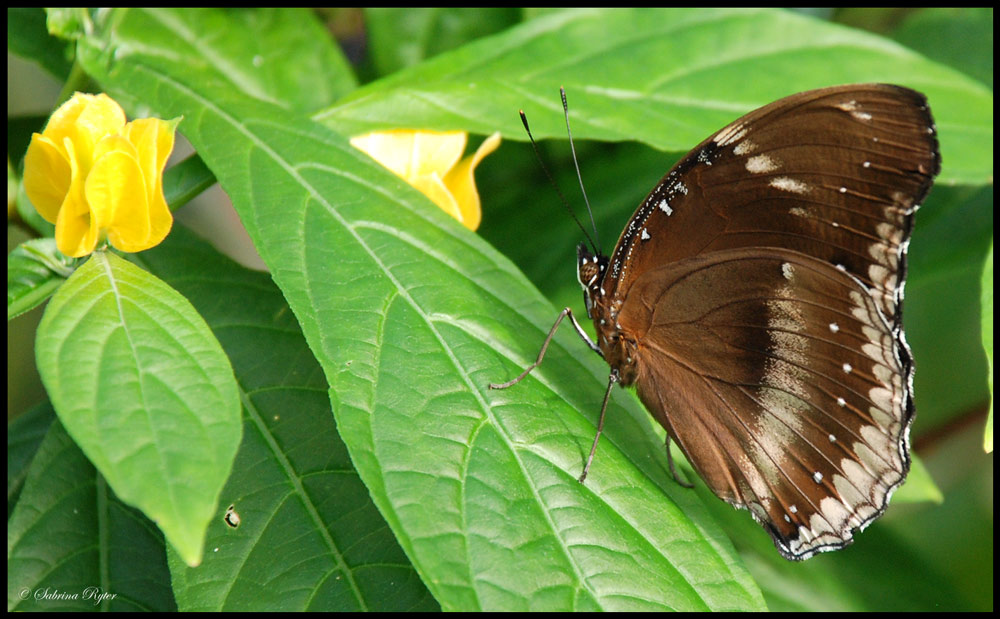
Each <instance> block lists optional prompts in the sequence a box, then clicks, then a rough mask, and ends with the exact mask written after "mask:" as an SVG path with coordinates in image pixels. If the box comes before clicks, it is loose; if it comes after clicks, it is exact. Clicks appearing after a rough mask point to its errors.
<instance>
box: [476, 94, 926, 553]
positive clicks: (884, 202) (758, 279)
mask: <svg viewBox="0 0 1000 619" xmlns="http://www.w3.org/2000/svg"><path fill="white" fill-rule="evenodd" d="M939 170H940V155H939V153H938V143H937V138H936V132H935V128H934V121H933V119H932V118H931V113H930V110H929V108H928V106H927V101H926V98H925V97H924V96H923V95H922V94H920V93H918V92H915V91H913V90H910V89H907V88H903V87H900V86H893V85H888V84H858V85H848V86H837V87H832V88H822V89H819V90H811V91H808V92H802V93H799V94H795V95H792V96H790V97H786V98H784V99H780V100H778V101H775V102H774V103H771V104H769V105H766V106H764V107H762V108H760V109H758V110H755V111H753V112H751V113H749V114H747V115H746V116H744V117H742V118H740V119H738V120H736V121H735V122H733V123H732V124H730V125H728V126H727V127H725V128H723V129H722V130H720V131H718V132H716V133H715V134H714V135H712V136H711V137H709V138H708V139H706V140H705V141H704V142H702V143H701V144H699V145H698V146H697V147H696V148H695V149H694V150H692V151H691V152H690V153H688V155H687V156H685V157H684V158H683V159H681V160H680V161H679V162H678V163H677V165H675V166H674V167H673V169H672V170H670V171H669V172H668V173H667V175H666V176H664V177H663V179H662V180H661V181H660V182H659V183H658V184H657V185H656V187H655V188H654V189H653V191H652V192H651V193H650V194H649V196H648V197H647V198H646V199H645V200H643V202H642V203H641V204H640V205H639V208H638V209H637V210H636V212H635V214H634V215H632V218H631V219H630V220H629V222H628V224H627V225H626V226H625V229H624V230H623V231H622V234H621V237H620V238H619V240H618V244H617V246H616V247H615V250H614V252H613V253H612V254H611V257H610V258H608V257H607V256H604V255H602V254H601V253H600V251H599V250H598V249H597V248H596V247H594V248H593V249H592V250H591V249H588V248H587V246H586V244H581V245H580V246H579V247H578V249H577V259H578V262H577V271H578V276H579V280H580V284H581V285H582V286H583V291H584V298H585V301H586V307H587V315H588V316H589V317H590V318H591V319H592V320H593V321H594V326H595V328H596V330H597V341H596V342H594V341H592V340H590V339H589V337H587V335H586V334H585V333H584V331H583V330H582V329H581V328H580V326H579V324H578V323H577V322H576V319H575V318H574V317H573V314H572V312H571V311H570V309H569V308H566V309H565V310H563V312H562V313H561V314H560V316H559V319H558V320H557V321H556V324H555V325H553V327H552V330H551V331H550V332H549V335H548V337H547V338H546V340H545V343H544V344H543V346H542V350H541V351H540V353H539V356H538V359H537V360H536V362H535V363H534V364H533V365H532V366H530V367H529V368H528V369H527V370H525V372H524V373H523V374H521V375H520V376H519V377H518V378H515V379H514V380H512V381H509V382H507V383H503V384H500V385H490V386H491V387H492V388H505V387H509V386H511V385H513V384H515V383H517V382H519V381H520V380H521V379H522V378H524V376H526V375H527V374H528V372H530V371H531V370H532V369H534V368H535V367H537V365H538V364H539V363H540V362H541V360H542V357H543V356H544V354H545V349H546V347H547V346H548V343H549V341H550V340H551V337H552V335H553V334H554V333H555V330H556V328H557V327H558V325H559V323H560V322H561V321H562V319H563V318H565V317H566V316H569V318H570V320H571V322H572V323H573V325H574V327H575V328H576V331H577V333H578V334H580V336H581V337H582V338H583V339H584V340H585V341H586V342H587V343H588V345H589V346H590V347H591V348H592V349H593V350H594V351H595V352H597V353H598V354H600V355H601V356H602V357H603V358H604V359H605V361H607V362H608V364H609V365H610V366H611V373H610V376H609V379H608V389H607V391H606V392H605V396H604V404H603V405H602V407H601V415H600V421H599V423H598V430H597V436H595V438H594V445H593V448H592V449H591V452H590V456H589V457H588V459H587V463H586V465H585V467H584V471H583V474H582V475H581V476H580V481H583V480H584V478H585V477H586V475H587V472H588V470H589V468H590V463H591V461H592V459H593V456H594V449H596V446H597V441H598V439H599V437H600V433H601V429H602V427H603V424H604V413H605V409H606V407H607V401H608V396H609V394H610V391H611V387H612V386H613V385H614V384H615V383H618V384H620V385H622V386H628V385H635V387H636V389H637V391H638V395H639V399H640V400H641V401H642V402H643V404H645V406H646V408H647V409H648V410H649V412H650V414H651V415H652V416H653V417H654V418H655V419H656V421H658V422H659V423H660V425H662V426H663V427H664V428H665V429H666V431H667V455H668V458H669V455H670V449H669V447H670V441H671V439H673V440H674V441H676V442H677V444H678V445H679V446H680V448H681V450H682V451H683V452H684V454H685V456H686V457H687V459H688V461H689V462H690V463H691V464H692V466H694V468H695V470H696V471H697V472H698V474H699V475H700V476H701V478H702V479H703V480H704V481H705V483H706V484H707V485H708V487H709V488H711V490H712V491H713V492H714V493H715V494H716V495H717V496H719V497H720V498H722V499H723V500H725V501H727V502H729V503H730V504H732V505H733V506H735V507H738V508H746V509H749V510H750V513H751V514H752V515H753V517H754V519H756V520H757V522H759V523H760V524H761V525H763V527H764V528H765V529H766V530H767V532H768V533H769V534H770V535H771V537H772V538H773V539H774V543H775V546H777V548H778V551H779V552H780V553H781V554H782V556H784V557H785V558H786V559H791V560H802V559H807V558H809V557H811V556H813V555H814V554H816V553H817V552H824V551H829V550H836V549H838V548H842V547H844V546H846V545H847V544H849V543H851V541H852V535H853V532H854V531H855V530H860V529H863V528H864V527H865V526H867V525H868V524H870V523H871V522H872V521H873V520H875V519H876V518H877V517H878V516H879V515H881V514H882V512H883V511H885V508H886V505H887V504H888V501H889V498H890V496H891V495H892V493H893V491H894V490H895V489H896V488H897V487H899V485H900V484H902V483H903V480H904V479H905V478H906V474H907V471H908V470H909V466H910V458H909V453H908V452H909V444H908V440H909V439H908V434H909V428H910V423H911V421H912V420H913V414H914V408H913V397H912V392H913V391H912V380H913V360H912V357H911V354H910V350H909V347H908V346H907V344H906V340H905V338H904V335H903V325H902V301H903V283H904V277H905V275H906V251H907V246H908V244H909V241H910V233H911V231H912V228H913V214H914V212H915V211H916V210H917V208H918V206H919V204H920V202H921V201H922V200H923V199H924V197H925V196H926V195H927V192H928V191H929V190H930V187H931V184H932V182H933V179H934V176H935V175H936V174H937V173H938V172H939ZM670 468H671V472H673V473H674V477H675V478H676V477H677V475H676V472H674V468H673V462H670ZM681 483H684V482H681ZM685 485H686V484H685Z"/></svg>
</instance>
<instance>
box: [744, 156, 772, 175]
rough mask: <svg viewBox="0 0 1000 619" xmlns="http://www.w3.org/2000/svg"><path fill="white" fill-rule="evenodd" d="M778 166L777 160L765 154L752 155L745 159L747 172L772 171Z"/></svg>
mask: <svg viewBox="0 0 1000 619" xmlns="http://www.w3.org/2000/svg"><path fill="white" fill-rule="evenodd" d="M779 167H780V166H779V165H778V162H776V161H775V160H774V159H772V158H771V157H769V156H767V155H754V156H753V157H750V158H749V159H747V163H746V168H747V172H750V173H751V174H762V173H764V172H774V171H775V170H777V169H778V168H779Z"/></svg>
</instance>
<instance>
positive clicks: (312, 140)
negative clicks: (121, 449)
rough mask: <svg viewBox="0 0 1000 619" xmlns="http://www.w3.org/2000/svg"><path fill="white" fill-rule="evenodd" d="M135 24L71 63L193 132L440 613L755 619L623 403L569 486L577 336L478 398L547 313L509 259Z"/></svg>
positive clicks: (746, 594)
mask: <svg viewBox="0 0 1000 619" xmlns="http://www.w3.org/2000/svg"><path fill="white" fill-rule="evenodd" d="M134 13H135V12H134V11H133V12H130V13H129V15H128V16H127V17H126V18H124V19H122V21H121V22H119V23H117V24H116V28H115V29H114V30H113V31H112V32H105V33H101V35H102V37H103V38H97V39H93V40H91V41H88V42H87V43H86V44H85V45H84V46H83V47H81V49H80V54H81V61H82V62H83V63H84V64H85V66H87V68H88V70H89V71H92V72H93V73H94V75H95V76H96V77H97V78H98V79H99V80H101V81H102V83H104V85H105V86H106V87H108V88H109V89H111V90H113V91H115V92H117V91H119V90H128V91H130V92H133V93H139V92H142V93H144V94H145V96H146V97H147V101H148V103H149V105H150V106H151V107H152V108H153V109H155V110H156V111H157V112H158V114H159V115H161V116H165V117H172V116H177V115H179V114H184V115H185V118H186V119H189V120H190V122H188V121H186V122H185V126H184V127H183V130H184V132H185V135H186V136H187V137H188V138H189V139H190V141H191V142H192V144H194V145H195V146H196V148H197V149H198V151H199V154H200V156H201V157H202V158H203V160H204V161H205V162H206V164H208V166H209V167H210V168H211V169H212V171H213V172H214V173H215V174H216V176H217V178H218V179H219V181H220V183H221V184H222V186H223V188H224V189H226V191H227V192H228V193H229V195H230V197H231V198H232V200H233V203H234V205H235V206H236V208H237V210H238V212H239V213H240V216H241V220H242V221H243V223H244V224H245V226H246V227H247V230H248V232H249V233H250V235H251V238H253V239H254V242H255V245H256V247H257V249H258V251H259V252H260V254H261V256H262V257H263V258H264V260H265V262H266V263H267V264H268V266H269V268H270V271H271V275H272V277H273V278H274V280H275V282H276V283H277V284H278V285H279V287H280V288H281V289H282V292H283V293H284V295H285V297H286V299H287V300H288V302H289V305H290V306H291V307H292V309H293V311H294V312H295V315H296V317H297V319H298V320H299V322H300V324H301V325H302V327H303V332H304V334H305V336H306V339H307V341H308V342H309V343H310V346H311V348H312V350H313V352H314V353H315V354H316V357H317V359H318V360H319V362H320V364H321V365H322V367H323V370H324V372H325V375H326V378H327V380H328V381H329V383H330V386H331V392H330V397H331V400H332V402H333V405H334V412H335V415H336V417H337V424H338V429H339V430H340V433H341V436H342V437H343V438H344V441H345V443H346V444H347V446H348V449H349V451H350V454H351V458H352V460H353V461H354V464H355V466H356V467H357V469H358V471H359V472H360V473H361V476H362V478H363V479H364V481H365V484H366V485H367V487H368V489H369V491H370V492H371V494H372V497H373V499H374V500H375V502H376V505H377V506H378V507H379V509H380V511H381V512H382V514H383V515H384V516H385V517H386V520H387V521H388V522H389V524H390V526H391V527H392V529H393V531H394V532H395V534H396V536H397V538H398V539H399V542H400V544H401V545H402V547H403V549H404V550H405V551H406V552H407V554H408V555H409V557H410V559H411V560H412V561H413V563H414V565H415V566H416V568H417V570H418V571H419V573H420V574H421V577H422V578H423V580H424V582H425V583H426V584H427V586H428V588H429V589H430V590H431V591H432V592H433V593H434V595H435V597H436V598H437V599H438V601H439V602H441V605H442V607H444V608H446V609H474V608H486V609H499V608H503V609H515V608H533V609H534V608H538V609H543V608H550V609H552V608H557V609H568V608H584V609H597V608H634V609H638V608H678V609H708V608H725V609H751V608H752V609H760V608H762V607H763V606H762V602H761V599H760V596H759V593H758V592H757V590H756V587H755V586H754V584H753V583H752V582H751V581H750V580H749V579H748V578H747V575H746V572H745V571H744V570H743V569H742V568H741V567H740V566H739V564H738V560H737V559H736V558H735V556H734V555H733V554H732V551H731V547H730V546H729V544H728V542H727V541H726V540H725V539H724V536H723V535H722V534H721V532H720V531H719V530H718V529H717V528H715V525H714V524H713V522H712V520H711V519H710V518H707V517H706V516H707V515H706V513H705V511H704V508H703V507H702V506H701V505H700V503H699V502H698V501H697V499H696V498H695V497H694V496H693V495H691V494H690V493H687V492H683V491H681V489H679V488H678V487H677V486H676V485H674V484H673V483H672V482H671V481H669V479H668V473H666V471H665V458H664V455H663V453H662V444H660V443H659V441H658V440H657V439H655V438H654V436H653V435H652V434H651V433H650V432H649V428H650V422H649V419H648V416H647V415H646V413H645V412H644V411H642V410H641V408H640V407H639V406H638V405H637V403H636V402H635V401H634V399H633V398H631V397H630V396H627V395H624V394H621V393H618V394H616V397H615V402H616V404H615V405H614V407H613V409H612V411H611V419H610V420H609V422H608V425H607V427H606V429H605V438H604V439H602V442H601V445H600V448H599V449H598V462H599V466H597V467H596V468H595V469H592V473H591V478H590V479H588V483H587V485H580V484H577V483H576V481H575V478H576V476H577V475H578V474H579V468H580V466H581V464H582V461H583V458H584V457H585V455H586V452H587V450H588V449H589V446H590V443H591V441H592V439H593V430H594V423H595V421H596V414H597V406H596V402H597V401H598V400H599V397H600V393H601V389H602V383H603V382H604V379H603V377H604V375H605V373H606V370H605V369H603V368H602V367H601V364H600V363H599V362H598V361H599V360H598V359H596V358H593V359H590V358H588V359H585V360H583V361H577V360H574V359H573V358H572V355H570V354H568V353H567V352H566V349H567V348H568V349H570V350H574V351H576V350H579V342H578V341H576V340H575V338H574V336H573V335H572V334H570V333H562V334H560V335H559V336H558V337H557V338H556V344H555V345H554V346H553V347H552V348H551V349H550V357H549V359H547V360H546V366H545V368H544V370H543V371H542V372H540V373H539V374H538V375H537V376H534V377H533V378H532V379H531V380H529V381H526V382H525V383H524V384H523V385H519V387H520V388H519V389H518V390H517V391H516V392H513V391H508V392H499V393H498V392H492V391H489V390H488V389H487V384H488V383H489V382H491V381H495V380H498V379H499V378H505V377H510V376H513V375H514V374H516V373H517V372H518V371H519V368H520V367H521V366H522V365H523V364H525V363H526V361H527V360H528V359H531V358H533V357H534V355H535V353H536V352H537V343H538V342H539V341H541V338H542V336H543V335H544V333H545V331H547V330H548V327H549V325H550V324H551V320H552V317H553V316H554V311H553V308H552V306H551V305H550V304H549V303H548V302H547V301H545V300H544V299H543V298H542V297H541V296H540V295H539V294H538V293H537V291H535V290H534V289H533V288H531V287H530V286H529V285H527V284H526V282H525V280H524V279H523V276H521V275H520V274H519V273H518V272H517V270H516V269H515V268H513V267H512V265H511V264H510V263H509V262H507V261H506V260H505V259H504V258H503V257H502V256H500V255H498V254H497V253H496V252H495V251H494V250H492V249H491V248H490V247H489V246H488V245H486V244H485V243H484V242H483V241H482V240H481V239H479V238H477V237H475V236H474V235H472V234H470V233H469V232H468V231H467V230H464V229H462V228H460V227H458V225H457V224H456V223H455V222H454V221H453V220H451V219H449V218H447V217H446V216H445V215H444V214H443V213H441V212H440V211H439V210H438V209H437V208H436V207H434V206H433V205H431V204H430V203H429V201H427V200H426V199H425V198H424V197H423V196H422V195H421V194H419V193H417V192H416V191H415V190H413V189H411V188H410V187H409V186H407V185H405V184H404V183H403V182H402V181H401V180H399V179H398V178H397V177H395V176H394V175H392V174H390V173H389V172H387V171H386V170H384V169H382V168H381V167H379V166H377V165H376V164H374V163H373V162H371V160H369V159H368V158H367V157H365V156H363V155H362V154H361V153H359V152H357V151H355V150H354V149H352V148H351V147H350V146H349V145H348V144H347V142H346V140H345V139H344V138H342V137H341V136H338V135H336V134H334V133H332V132H330V131H328V130H325V129H324V128H322V127H321V126H319V125H316V124H315V123H312V122H310V121H308V120H307V119H305V118H299V117H296V116H295V115H292V114H282V113H281V112H280V111H279V110H278V109H276V108H274V107H273V106H268V105H263V104H260V103H258V102H255V101H253V100H252V99H249V98H246V97H242V98H241V97H240V96H238V93H237V94H234V93H232V92H231V91H226V92H222V91H219V90H217V85H218V82H217V81H215V80H214V79H213V78H212V75H211V74H210V73H208V74H201V73H198V72H195V71H192V70H191V67H189V66H178V65H176V64H175V63H173V62H172V61H171V60H170V58H171V57H172V55H171V54H163V53H160V52H157V51H156V49H155V47H150V46H149V45H137V44H136V42H137V41H139V40H142V41H148V40H161V41H163V40H173V41H176V39H177V37H176V36H173V37H170V36H167V34H165V33H162V32H156V33H150V32H148V27H149V26H150V25H151V23H150V22H149V21H148V20H138V21H136V22H132V21H131V20H130V17H131V15H133V14H134ZM140 23H141V24H142V26H143V27H142V28H138V27H134V26H136V25H137V24H140ZM161 23H164V22H162V20H161ZM153 25H154V26H155V24H153ZM234 153H238V155H237V156H234ZM588 373H589V375H590V376H591V377H592V378H591V379H588V380H587V381H586V382H584V383H581V382H580V380H581V377H583V376H587V375H588ZM574 385H575V387H574ZM619 406H623V407H624V410H622V409H621V408H619ZM581 411H582V412H581ZM241 515H243V512H241ZM217 516H218V517H219V518H221V516H222V514H221V512H220V513H217ZM243 519H244V521H245V520H246V518H245V516H244V518H243ZM245 526H246V525H245V524H244V525H242V526H241V527H240V529H239V531H242V530H243V528H244V527H245Z"/></svg>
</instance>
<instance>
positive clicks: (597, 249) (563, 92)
mask: <svg viewBox="0 0 1000 619" xmlns="http://www.w3.org/2000/svg"><path fill="white" fill-rule="evenodd" d="M559 94H560V96H562V104H563V115H564V116H566V135H568V136H569V149H570V151H571V152H572V153H573V167H575V168H576V178H577V180H579V181H580V193H582V194H583V203H584V204H586V205H587V214H588V215H590V225H591V226H593V228H594V241H595V242H593V243H591V245H593V246H594V253H595V254H599V253H601V251H600V244H601V242H600V239H599V238H598V236H597V224H596V223H595V222H594V211H592V210H591V209H590V200H588V199H587V190H586V189H584V188H583V176H582V175H581V174H580V163H579V162H578V161H577V160H576V146H574V145H573V132H572V131H570V130H569V104H568V103H566V89H565V88H563V87H562V86H560V87H559Z"/></svg>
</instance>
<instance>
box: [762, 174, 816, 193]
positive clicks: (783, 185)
mask: <svg viewBox="0 0 1000 619" xmlns="http://www.w3.org/2000/svg"><path fill="white" fill-rule="evenodd" d="M768 184H769V185H770V186H771V187H774V188H775V189H780V190H782V191H788V192H791V193H797V194H804V193H809V189H810V187H809V185H807V184H805V183H803V182H802V181H798V180H795V179H794V178H788V177H787V176H779V177H777V178H772V179H771V182H770V183H768Z"/></svg>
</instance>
